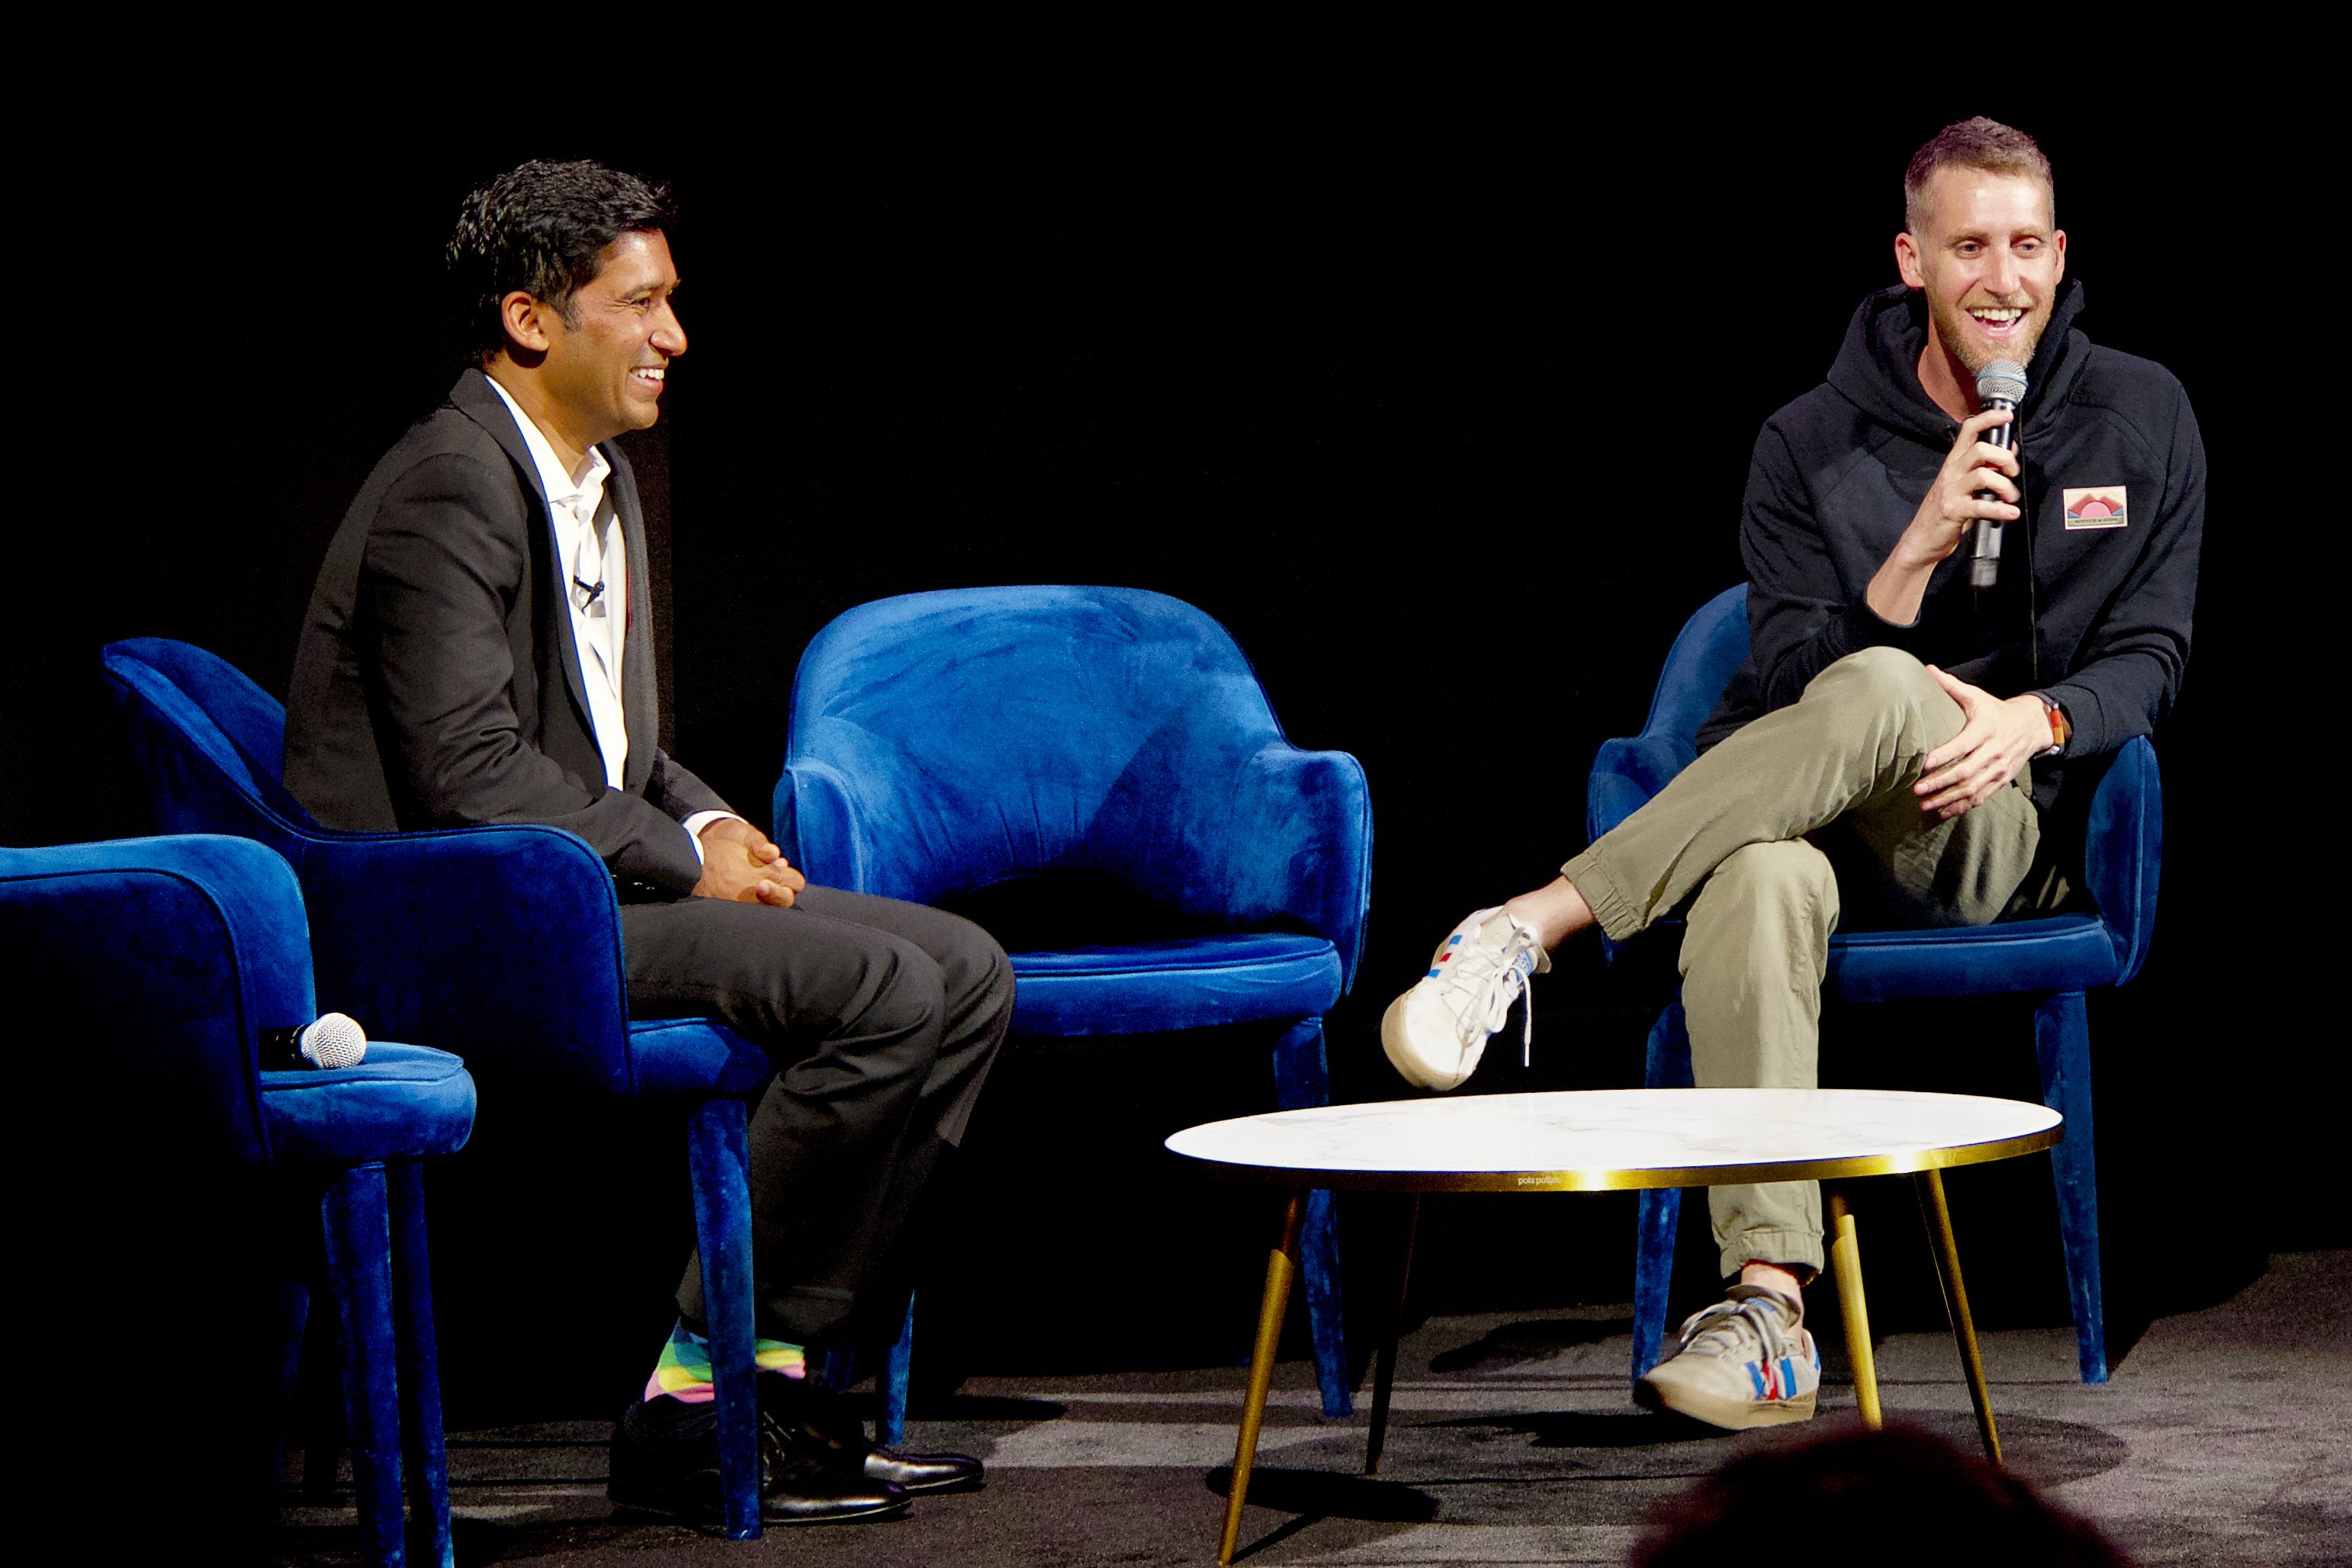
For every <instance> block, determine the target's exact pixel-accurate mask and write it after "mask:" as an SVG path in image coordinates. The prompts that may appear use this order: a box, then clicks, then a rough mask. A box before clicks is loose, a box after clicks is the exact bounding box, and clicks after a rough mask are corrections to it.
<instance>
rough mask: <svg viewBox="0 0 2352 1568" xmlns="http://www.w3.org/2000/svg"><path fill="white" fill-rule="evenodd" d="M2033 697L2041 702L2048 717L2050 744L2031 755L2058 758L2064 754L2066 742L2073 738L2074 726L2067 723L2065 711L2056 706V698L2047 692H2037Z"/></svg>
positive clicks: (2069, 722)
mask: <svg viewBox="0 0 2352 1568" xmlns="http://www.w3.org/2000/svg"><path fill="white" fill-rule="evenodd" d="M2033 695H2034V696H2035V697H2037V698H2039V699H2040V700H2041V702H2042V711H2043V712H2044V713H2047V714H2048V715H2050V743H2049V744H2048V745H2047V746H2044V747H2043V748H2042V750H2040V751H2038V752H2034V753H2033V754H2034V755H2035V756H2037V757H2055V756H2059V755H2061V754H2063V752H2065V750H2066V742H2069V741H2071V740H2073V739H2074V724H2073V723H2072V722H2071V721H2068V719H2067V717H2066V710H2064V709H2063V708H2061V707H2059V706H2058V700H2057V699H2056V698H2054V697H2053V696H2051V695H2050V693H2048V692H2047V691H2037V692H2035V693H2034V694H2033Z"/></svg>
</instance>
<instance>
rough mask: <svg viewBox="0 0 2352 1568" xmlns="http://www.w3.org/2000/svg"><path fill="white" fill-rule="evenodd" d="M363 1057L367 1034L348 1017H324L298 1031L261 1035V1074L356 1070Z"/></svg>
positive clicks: (266, 1032)
mask: <svg viewBox="0 0 2352 1568" xmlns="http://www.w3.org/2000/svg"><path fill="white" fill-rule="evenodd" d="M366 1056H367V1031H366V1030H365V1029H362V1028H361V1027H360V1026H359V1025H358V1023H357V1022H356V1021H354V1020H353V1019H352V1017H351V1016H349V1015H348V1014H343V1013H328V1014H325V1015H323V1016H320V1018H319V1019H317V1020H316V1021H315V1022H313V1023H309V1024H305V1025H303V1026H301V1027H300V1028H299V1029H264V1030H262V1031H261V1066H262V1070H264V1071H265V1072H285V1071H288V1070H289V1069H293V1068H351V1067H357V1066H359V1065H360V1062H361V1061H362V1059H363V1058H365V1057H366Z"/></svg>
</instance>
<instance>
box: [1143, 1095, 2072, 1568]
mask: <svg viewBox="0 0 2352 1568" xmlns="http://www.w3.org/2000/svg"><path fill="white" fill-rule="evenodd" d="M2061 1136H2063V1119H2062V1118H2061V1117H2060V1116H2059V1114H2058V1113H2057V1112H2056V1111H2054V1110H2049V1109H2048V1108H2046V1107H2044V1106H2040V1105H2032V1104H2029V1103H2027V1102H2025V1101H2023V1100H1988V1099H1981V1098H1979V1097H1977V1096H1973V1095H1958V1094H1915V1093H1906V1092H1903V1091H1900V1090H1890V1089H1600V1090H1586V1091H1580V1092H1571V1093H1553V1094H1491V1095H1465V1096H1463V1097H1461V1098H1459V1099H1429V1100H1388V1101H1382V1102H1381V1103H1377V1104H1371V1105H1331V1106H1318V1107H1316V1108H1315V1109H1312V1110H1283V1111H1276V1112H1273V1113H1271V1114H1268V1115H1265V1116H1244V1117H1241V1118H1238V1119H1236V1120H1234V1121H1212V1122H1207V1123H1205V1124H1203V1125H1202V1126H1199V1127H1188V1128H1186V1129H1185V1130H1184V1131H1181V1132H1179V1133H1177V1134H1175V1136H1173V1137H1171V1138H1170V1139H1169V1140H1168V1147H1169V1148H1170V1149H1171V1150H1173V1151H1174V1152H1177V1153H1179V1154H1181V1155H1183V1156H1185V1157H1186V1158H1188V1159H1192V1160H1197V1161H1200V1162H1201V1163H1202V1165H1203V1167H1204V1168H1205V1169H1207V1170H1208V1171H1209V1172H1211V1173H1213V1174H1215V1175H1218V1176H1222V1177H1224V1178H1226V1179H1229V1180H1234V1181H1241V1182H1252V1183H1256V1184H1262V1185H1265V1186H1271V1187H1276V1188H1280V1189H1282V1190H1283V1191H1285V1192H1286V1193H1287V1194H1288V1201H1287V1203H1286V1205H1285V1208H1284V1215H1283V1225H1282V1239H1281V1241H1280V1242H1279V1243H1278V1244H1277V1245H1276V1247H1275V1249H1274V1252H1273V1255H1272V1256H1271V1257H1269V1258H1267V1260H1266V1270H1265V1295H1264V1296H1263V1298H1262V1299H1261V1300H1260V1301H1259V1306H1258V1323H1257V1342H1256V1347H1255V1351H1254V1352H1253V1353H1252V1355H1251V1359H1250V1376H1249V1394H1248V1397H1247V1398H1246V1400H1245V1401H1244V1404H1243V1405H1242V1424H1241V1431H1240V1434H1239V1436H1238V1438H1237V1440H1236V1442H1235V1445H1234V1474H1233V1483H1232V1486H1231V1488H1230V1489H1228V1491H1227V1493H1226V1497H1225V1521H1224V1532H1223V1536H1222V1537H1221V1539H1220V1541H1219V1544H1218V1548H1217V1561H1218V1562H1219V1563H1231V1562H1232V1561H1233V1554H1234V1544H1235V1542H1236V1540H1237V1539H1238V1537H1239V1534H1240V1531H1241V1517H1242V1504H1243V1500H1244V1496H1245V1494H1246V1492H1247V1489H1248V1487H1249V1476H1250V1468H1251V1467H1252V1465H1253V1464H1254V1463H1255V1459H1256V1457H1257V1435H1258V1426H1259V1424H1260V1422H1261V1421H1262V1420H1263V1419H1264V1417H1265V1396H1266V1389H1267V1386H1268V1384H1270V1383H1271V1382H1272V1380H1273V1376H1274V1351H1275V1342H1276V1338H1277V1337H1278V1335H1279V1334H1280V1331H1281V1328H1282V1314H1283V1309H1284V1308H1285V1306H1286V1304H1287V1303H1288V1301H1289V1299H1290V1280H1291V1275H1292V1273H1293V1271H1294V1269H1295V1268H1296V1267H1297V1249H1298V1228H1299V1221H1300V1217H1301V1215H1302V1214H1303V1212H1304V1209H1305V1205H1306V1198H1307V1192H1308V1191H1310V1190H1311V1189H1314V1188H1318V1187H1327V1188H1341V1189H1358V1190H1365V1191H1373V1192H1402V1193H1410V1194H1415V1207H1416V1212H1417V1210H1418V1201H1419V1200H1418V1194H1422V1193H1459V1192H1489V1193H1492V1192H1506V1193H1533V1192H1568V1193H1591V1192H1610V1191H1617V1190H1622V1189H1625V1188H1633V1187H1696V1186H1713V1185H1717V1184H1722V1183H1731V1182H1739V1183H1747V1182H1785V1181H1809V1180H1839V1179H1843V1178H1850V1177H1856V1176H1881V1175H1897V1174H1909V1175H1912V1176H1913V1177H1914V1178H1915V1180H1916V1183H1917V1184H1918V1187H1919V1197H1920V1203H1921V1205H1922V1207H1923V1209H1924V1210H1925V1211H1926V1213H1927V1217H1928V1222H1929V1223H1928V1231H1929V1234H1930V1237H1931V1239H1932V1240H1933V1242H1934V1245H1935V1251H1936V1264H1937V1272H1938V1274H1939V1276H1940V1277H1941V1279H1942V1281H1943V1286H1944V1301H1945V1306H1946V1307H1947V1309H1948V1311H1949V1313H1950V1316H1951V1320H1952V1331H1953V1337H1954V1338H1955V1339H1956V1340H1957V1341H1958V1344H1959V1349H1960V1359H1961V1362H1962V1363H1963V1364H1964V1366H1965V1367H1966V1369H1967V1373H1968V1381H1969V1398H1970V1399H1971V1400H1972V1401H1973V1402H1974V1404H1975V1405H1976V1413H1977V1429H1978V1432H1979V1435H1980V1436H1982V1438H1983V1440H1984V1445H1985V1451H1986V1452H1987V1453H1988V1454H1989V1455H1990V1456H1991V1457H1992V1458H1994V1459H1995V1460H1996V1461H1997V1460H1998V1459H1999V1458H2000V1436H1999V1435H1998V1434H1997V1433H1996V1432H1995V1430H1994V1427H1993V1419H1992V1405H1991V1402H1990V1399H1989V1397H1988V1396H1987V1394H1986V1390H1985V1381H1984V1363H1983V1361H1982V1359H1981V1358H1980V1357H1979V1354H1978V1352H1977V1339H1976V1326H1975V1323H1974V1321H1972V1320H1971V1318H1970V1316H1969V1302H1968V1293H1967V1291H1966V1289H1964V1288H1963V1286H1962V1284H1961V1282H1960V1260H1959V1253H1958V1247H1957V1246H1956V1244H1955V1242H1954V1240H1953V1237H1952V1221H1951V1212H1950V1210H1949V1209H1948V1207H1947V1206H1946V1204H1945V1201H1944V1184H1943V1177H1942V1175H1941V1172H1942V1171H1943V1169H1944V1168H1945V1167H1947V1166H1952V1165H1974V1164H1980V1163H1984V1162H1987V1161H1990V1160H2006V1159H2010V1158H2012V1157H2014V1156H2016V1155H2019V1154H2028V1153H2032V1152H2034V1151H2036V1150H2040V1149H2047V1148H2048V1147H2050V1146H2051V1145H2052V1144H2053V1143H2055V1142H2058V1140H2059V1139H2060V1137H2061ZM1829 1207H1830V1219H1831V1232H1832V1234H1831V1238H1830V1239H1831V1246H1830V1259H1831V1265H1832V1270H1833V1271H1834V1273H1835V1275H1836V1277H1837V1289H1838V1297H1839V1301H1840V1305H1841V1307H1842V1309H1843V1316H1844V1319H1845V1325H1846V1346H1847V1350H1848V1352H1849V1354H1850V1356H1851V1358H1852V1360H1853V1373H1854V1394H1855V1400H1856V1403H1857V1404H1858V1405H1860V1406H1861V1409H1862V1415H1863V1419H1864V1421H1866V1422H1868V1423H1869V1424H1870V1425H1872V1426H1876V1425H1877V1424H1878V1420H1879V1405H1878V1377H1877V1370H1876V1366H1875V1364H1874V1361H1873V1359H1872V1356H1871V1350H1870V1327H1869V1319H1868V1316H1867V1314H1866V1311H1865V1310H1864V1302H1863V1293H1862V1266H1861V1262H1860V1259H1859V1258H1858V1256H1857V1253H1856V1247H1855V1242H1854V1232H1853V1214H1852V1212H1851V1211H1850V1210H1848V1209H1847V1207H1846V1205H1845V1203H1844V1201H1843V1198H1842V1197H1841V1196H1839V1195H1838V1194H1835V1193H1832V1194H1831V1195H1830V1204H1829ZM1407 1245H1408V1253H1407V1258H1408V1268H1409V1267H1410V1262H1409V1260H1410V1257H1411V1254H1410V1250H1409V1249H1410V1241H1408V1244H1407ZM1395 1367H1396V1336H1395V1332H1394V1329H1393V1326H1391V1331H1390V1333H1389V1335H1388V1338H1387V1342H1386V1343H1385V1344H1384V1345H1383V1346H1382V1347H1381V1355H1380V1362H1379V1368H1378V1372H1377V1373H1376V1375H1375V1380H1374V1384H1373V1391H1372V1422H1371V1433H1370V1441H1369V1445H1368V1447H1367V1452H1366V1463H1365V1468H1366V1470H1367V1471H1368V1472H1371V1471H1377V1470H1378V1468H1379V1466H1380V1451H1381V1441H1382V1437H1383V1434H1384V1433H1385V1431H1386V1428H1387V1423H1388V1406H1389V1386H1390V1383H1391V1379H1392V1377H1393V1376H1394V1373H1395Z"/></svg>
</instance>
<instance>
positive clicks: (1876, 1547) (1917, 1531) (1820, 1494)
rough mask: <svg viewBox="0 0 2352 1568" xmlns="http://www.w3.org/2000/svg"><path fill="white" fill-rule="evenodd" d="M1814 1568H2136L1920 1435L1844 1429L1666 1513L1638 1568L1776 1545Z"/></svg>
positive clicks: (2001, 1474) (1736, 1467)
mask: <svg viewBox="0 0 2352 1568" xmlns="http://www.w3.org/2000/svg"><path fill="white" fill-rule="evenodd" d="M1767 1542H1781V1543H1783V1544H1785V1545H1790V1546H1794V1547H1796V1548H1797V1550H1798V1551H1799V1552H1801V1554H1802V1557H1803V1559H1804V1561H1805V1563H1806V1564H1807V1565H1808V1568H1834V1565H1837V1564H1844V1563H1854V1564H1862V1563H1869V1564H1872V1565H1873V1568H1884V1565H1885V1564H1887V1563H1902V1564H1904V1568H1942V1565H1944V1564H1947V1563H1949V1564H1954V1565H1958V1564H1960V1563H1967V1564H1970V1565H1971V1568H1985V1565H1987V1564H1995V1565H1999V1568H2024V1565H2025V1564H2029V1563H2030V1564H2033V1565H2034V1568H2044V1565H2051V1568H2130V1559H2128V1558H2126V1556H2125V1555H2124V1554H2123V1553H2122V1552H2119V1551H2117V1550H2116V1548H2115V1547H2114V1546H2113V1545H2111V1544H2109V1543H2108V1542H2107V1540H2106V1539H2105V1537H2104V1536H2102V1535H2101V1534H2100V1533H2099V1531H2097V1530H2096V1529H2095V1527H2094V1526H2093V1525H2092V1524H2091V1523H2090V1522H2089V1521H2086V1520H2084V1519H2081V1518H2078V1517H2077V1516H2075V1515H2074V1514H2072V1513H2069V1512H2067V1511H2066V1510H2063V1509H2061V1508H2059V1507H2057V1506H2055V1505H2054V1504H2052V1503H2050V1502H2048V1501H2045V1500H2043V1499H2042V1497H2041V1495H2040V1494H2038V1493H2037V1492H2035V1491H2034V1489H2032V1487H2030V1486H2028V1485H2027V1484H2026V1483H2025V1482H2024V1481H2022V1480H2021V1479H2018V1478H2017V1477H2015V1476H2013V1475H2011V1474H2010V1473H2009V1472H2007V1471H2005V1470H2002V1469H1999V1468H1995V1467H1994V1466H1992V1465H1990V1464H1988V1463H1986V1462H1985V1461H1984V1460H1982V1459H1980V1458H1977V1457H1976V1456H1974V1455H1972V1454H1967V1453H1963V1452H1962V1451H1960V1450H1959V1449H1958V1448H1955V1447H1952V1445H1951V1444H1949V1443H1947V1442H1945V1441H1944V1440H1943V1439H1942V1438H1941V1437H1938V1436H1935V1435H1934V1434H1932V1433H1929V1432H1926V1431H1922V1430H1920V1429H1919V1428H1917V1427H1916V1426H1887V1427H1885V1428H1884V1429H1883V1430H1880V1431H1875V1432H1874V1431H1872V1430H1870V1429H1869V1428H1867V1427H1863V1426H1848V1427H1841V1428H1835V1429H1832V1430H1829V1431H1825V1432H1822V1433H1821V1434H1820V1435H1819V1436H1809V1437H1807V1438H1806V1439H1805V1440H1803V1441H1801V1442H1798V1443H1792V1444H1787V1445H1776V1446H1774V1447H1767V1448H1762V1449H1759V1450H1757V1451H1754V1452H1751V1453H1747V1454H1742V1455H1740V1456H1739V1457H1738V1458H1735V1459H1733V1460H1731V1461H1730V1462H1729V1463H1727V1464H1726V1465H1725V1466H1724V1467H1723V1468H1721V1469H1719V1470H1717V1471H1716V1472H1715V1473H1714V1474H1713V1475H1711V1476H1709V1477H1707V1478H1706V1479H1705V1480H1702V1481H1700V1482H1699V1483H1698V1484H1697V1485H1696V1486H1694V1487H1692V1488H1691V1489H1689V1490H1688V1491H1685V1492H1684V1493H1683V1494H1682V1495H1681V1496H1679V1497H1677V1498H1675V1499H1673V1500H1671V1501H1669V1502H1666V1503H1664V1504H1663V1505H1661V1506H1660V1508H1659V1509H1658V1510H1657V1511H1656V1513H1655V1514H1654V1515H1653V1517H1652V1519H1651V1521H1650V1523H1649V1525H1648V1527H1647V1528H1646V1529H1645V1530H1644V1531H1643V1534H1642V1536H1641V1538H1640V1540H1639V1541H1638V1542H1637V1543H1636V1544H1635V1546H1634V1549H1633V1558H1632V1563H1631V1568H1694V1565H1703V1568H1722V1565H1723V1564H1724V1563H1733V1562H1738V1561H1740V1560H1741V1559H1742V1558H1743V1557H1748V1556H1752V1555H1754V1554H1755V1553H1756V1552H1758V1550H1759V1548H1760V1547H1762V1546H1763V1545H1764V1544H1765V1543H1767Z"/></svg>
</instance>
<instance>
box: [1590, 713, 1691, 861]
mask: <svg viewBox="0 0 2352 1568" xmlns="http://www.w3.org/2000/svg"><path fill="white" fill-rule="evenodd" d="M1697 755H1698V753H1697V752H1696V751H1695V750H1694V749H1693V748H1692V746H1691V744H1690V742H1687V741H1685V740H1682V739H1680V738H1679V737H1677V736H1674V735H1633V736H1628V737H1626V738H1623V739H1621V740H1614V741H1603V742H1601V750H1600V751H1599V752H1596V753H1594V755H1593V758H1592V776H1591V781H1590V782H1589V783H1588V784H1586V786H1585V792H1584V830H1585V834H1586V837H1587V839H1588V841H1589V840H1591V839H1594V838H1598V837H1601V835H1602V834H1604V833H1606V832H1608V831H1609V830H1610V829H1611V828H1612V827H1614V826H1617V825H1618V824H1619V823H1621V822H1622V821H1624V820H1625V819H1626V818H1627V817H1629V816H1633V813H1634V812H1636V811H1638V810H1640V809H1641V808H1642V807H1643V806H1644V805H1648V804H1649V803H1650V799H1651V797H1652V796H1654V795H1656V794H1657V793H1658V792H1659V791H1660V790H1662V789H1664V788H1665V787H1666V785H1667V784H1668V783H1669V782H1670V781H1671V780H1672V779H1673V778H1674V776H1675V774H1676V773H1680V772H1682V771H1683V770H1684V769H1685V768H1686V767H1688V766H1690V765H1691V763H1692V762H1693V761H1694V760H1695V759H1696V757H1697Z"/></svg>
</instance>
